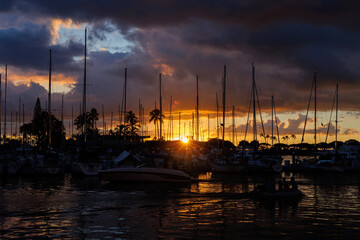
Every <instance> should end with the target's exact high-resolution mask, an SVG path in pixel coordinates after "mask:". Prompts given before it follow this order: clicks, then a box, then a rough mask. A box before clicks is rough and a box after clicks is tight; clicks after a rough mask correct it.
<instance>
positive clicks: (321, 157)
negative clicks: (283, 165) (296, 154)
mask: <svg viewBox="0 0 360 240" xmlns="http://www.w3.org/2000/svg"><path fill="white" fill-rule="evenodd" d="M316 75H317V72H316V71H315V72H314V80H313V87H312V89H313V88H314V101H315V111H314V116H315V119H314V125H315V127H314V134H315V136H314V139H315V153H314V154H313V155H312V156H310V157H308V158H304V159H303V160H302V161H298V162H299V167H298V168H299V170H300V171H307V172H340V173H341V172H344V171H345V168H344V167H342V166H339V165H338V162H339V161H338V160H339V159H338V158H339V154H338V150H337V128H338V127H337V124H338V84H337V85H336V91H335V99H334V100H336V120H335V124H336V126H335V149H334V151H332V152H318V151H317V145H316V130H317V128H316V100H317V99H316ZM312 89H311V93H312ZM311 93H310V98H309V105H310V101H311ZM309 105H308V109H307V114H306V119H305V124H304V130H303V136H302V140H301V143H302V142H303V140H304V134H305V127H306V121H307V115H308V111H309ZM330 121H331V119H330ZM330 123H331V122H329V126H330Z"/></svg>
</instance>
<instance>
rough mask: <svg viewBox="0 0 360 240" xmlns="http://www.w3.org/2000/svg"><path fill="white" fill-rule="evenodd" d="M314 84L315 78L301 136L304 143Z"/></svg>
mask: <svg viewBox="0 0 360 240" xmlns="http://www.w3.org/2000/svg"><path fill="white" fill-rule="evenodd" d="M314 84H315V79H314V80H313V82H312V85H311V91H310V97H309V103H308V107H307V110H306V117H305V122H304V130H303V134H302V137H301V143H303V141H304V135H305V128H306V123H307V118H308V115H309V109H310V103H311V97H312V92H313V89H314Z"/></svg>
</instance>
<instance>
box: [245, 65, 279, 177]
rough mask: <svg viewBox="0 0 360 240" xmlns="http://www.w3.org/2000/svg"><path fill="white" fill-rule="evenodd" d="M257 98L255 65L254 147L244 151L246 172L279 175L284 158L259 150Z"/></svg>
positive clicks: (253, 102) (253, 73) (253, 82)
mask: <svg viewBox="0 0 360 240" xmlns="http://www.w3.org/2000/svg"><path fill="white" fill-rule="evenodd" d="M256 97H257V90H256V82H255V66H254V64H252V104H253V147H252V149H251V150H250V149H247V150H244V149H243V151H242V157H243V159H244V160H245V161H247V164H246V170H247V171H248V172H274V173H279V172H281V171H282V165H281V163H282V158H281V157H279V156H275V155H265V154H262V153H261V152H259V151H258V149H257V147H258V146H257V145H258V144H257V143H258V141H257V128H256ZM258 100H259V99H258ZM259 108H260V107H259ZM249 114H250V107H249ZM260 114H261V113H260ZM260 116H261V115H260ZM263 131H264V129H263ZM264 135H265V132H264Z"/></svg>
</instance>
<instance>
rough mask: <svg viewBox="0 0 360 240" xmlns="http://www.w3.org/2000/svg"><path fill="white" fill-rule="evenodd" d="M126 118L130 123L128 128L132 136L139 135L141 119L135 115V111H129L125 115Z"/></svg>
mask: <svg viewBox="0 0 360 240" xmlns="http://www.w3.org/2000/svg"><path fill="white" fill-rule="evenodd" d="M125 120H126V122H127V123H128V124H127V126H126V128H127V129H128V132H129V134H130V136H137V135H138V134H137V131H138V129H139V128H138V127H139V124H138V123H139V121H138V119H137V117H136V115H135V113H133V111H129V112H127V114H126V116H125Z"/></svg>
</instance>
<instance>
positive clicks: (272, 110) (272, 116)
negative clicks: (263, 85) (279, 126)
mask: <svg viewBox="0 0 360 240" xmlns="http://www.w3.org/2000/svg"><path fill="white" fill-rule="evenodd" d="M271 146H274V96H271Z"/></svg>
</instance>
